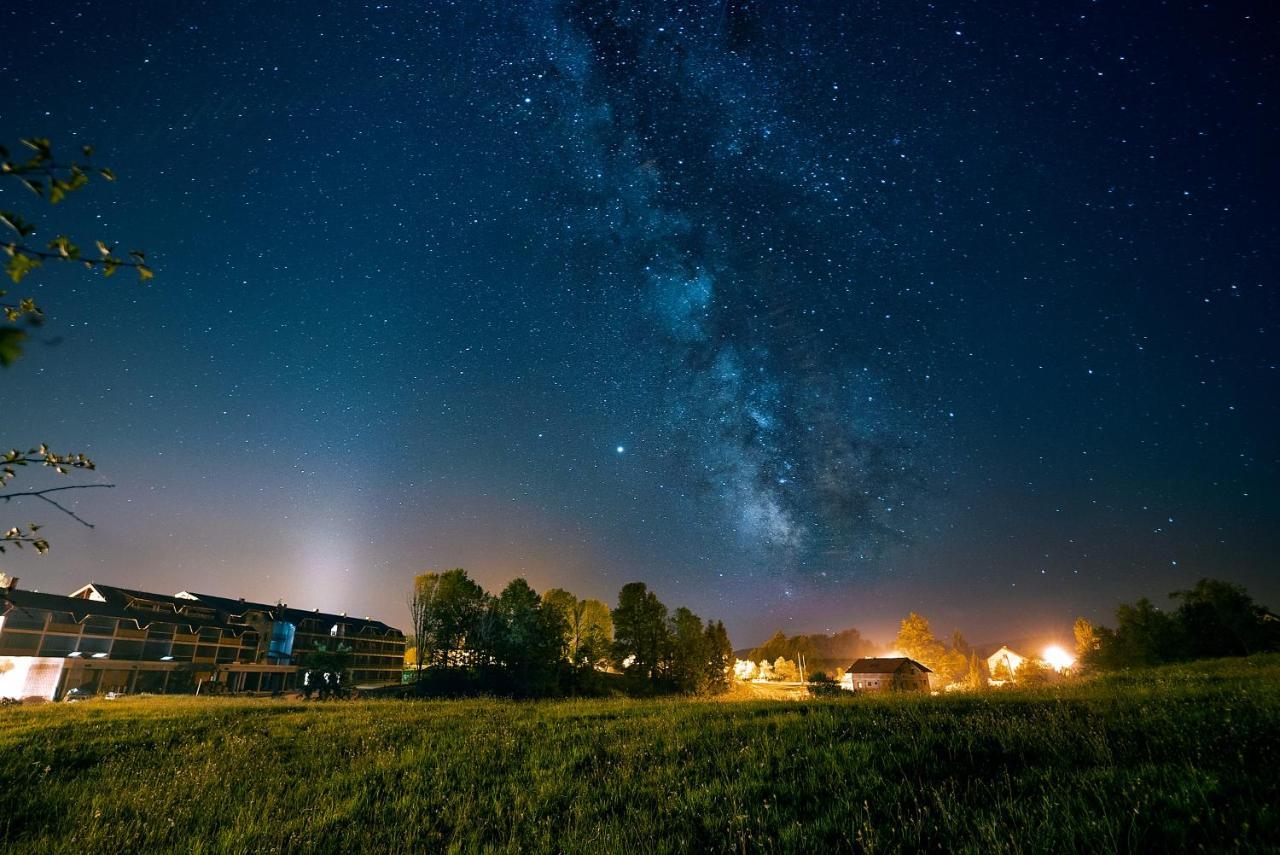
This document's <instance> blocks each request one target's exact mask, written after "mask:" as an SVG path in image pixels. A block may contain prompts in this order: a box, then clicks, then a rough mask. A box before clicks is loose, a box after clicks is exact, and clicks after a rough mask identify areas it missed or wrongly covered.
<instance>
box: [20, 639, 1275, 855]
mask: <svg viewBox="0 0 1280 855" xmlns="http://www.w3.org/2000/svg"><path fill="white" fill-rule="evenodd" d="M1277 770H1280V657H1276V656H1271V657H1255V658H1253V659H1249V660H1235V661H1223V662H1215V663H1206V664H1193V665H1187V666H1179V667H1173V668H1165V669H1160V670H1157V671H1151V672H1145V673H1142V674H1135V675H1122V676H1118V677H1113V678H1107V679H1100V680H1095V681H1091V682H1088V683H1085V684H1081V685H1076V686H1068V687H1058V688H1053V689H1042V690H1038V691H1026V692H1023V691H1010V692H990V693H986V694H983V695H973V696H961V697H940V698H928V697H894V698H849V699H835V700H822V701H809V702H759V701H751V702H725V701H721V702H717V701H688V700H651V701H636V700H593V701H561V702H539V703H515V702H509V701H408V702H401V701H364V702H350V703H342V702H337V703H329V704H319V703H299V702H289V701H270V700H214V699H179V698H139V699H133V700H122V701H114V702H107V701H101V702H88V703H82V704H62V705H56V706H55V705H49V706H44V707H34V708H26V707H24V708H16V709H8V710H3V711H0V793H2V794H3V810H2V811H0V844H2V846H3V848H4V849H5V850H6V851H13V852H59V851H79V852H97V851H104V850H107V851H120V852H133V851H138V850H157V849H160V850H180V851H184V852H250V851H252V852H261V851H340V850H352V849H356V850H374V851H392V852H409V851H412V852H435V851H478V850H489V851H498V852H517V851H548V850H557V851H568V852H602V851H622V850H630V851H634V852H650V851H656V852H685V851H706V850H710V851H726V850H736V851H756V850H766V851H770V850H777V851H830V850H865V851H873V852H884V851H898V850H904V849H905V850H918V849H934V850H937V849H943V850H963V851H973V852H1001V851H1005V852H1024V851H1025V852H1038V851H1071V850H1076V851H1091V852H1093V851H1101V850H1121V851H1174V850H1185V849H1191V848H1196V847H1200V846H1203V847H1208V848H1211V849H1223V848H1265V847H1267V846H1273V845H1275V844H1276V842H1277V841H1280V808H1278V807H1277V806H1278V805H1280V773H1278V771H1277Z"/></svg>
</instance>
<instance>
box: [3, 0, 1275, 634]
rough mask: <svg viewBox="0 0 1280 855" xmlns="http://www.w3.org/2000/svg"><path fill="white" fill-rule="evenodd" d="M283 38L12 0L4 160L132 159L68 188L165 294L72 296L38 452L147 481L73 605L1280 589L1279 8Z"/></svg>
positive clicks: (905, 601) (839, 605)
mask: <svg viewBox="0 0 1280 855" xmlns="http://www.w3.org/2000/svg"><path fill="white" fill-rule="evenodd" d="M263 17H264V16H263V12H262V9H261V8H260V7H256V6H251V5H249V4H221V3H219V4H211V3H210V4H206V3H195V2H193V3H184V4H180V5H178V6H175V5H173V4H159V3H155V4H141V5H138V6H131V7H130V9H129V10H127V11H124V10H120V9H117V8H115V7H108V6H106V5H103V4H98V3H65V4H58V8H57V9H55V10H46V9H41V8H38V7H35V6H31V5H28V6H24V7H18V8H9V9H6V10H4V11H0V29H2V30H3V31H4V32H6V33H9V34H18V33H20V34H23V37H22V38H20V39H11V40H7V41H8V42H9V44H10V48H11V49H9V50H6V51H3V52H0V73H2V74H3V75H4V78H5V79H6V80H7V81H9V83H10V86H9V87H7V88H8V89H9V91H10V96H9V98H8V101H7V103H6V108H5V110H4V112H3V116H4V121H3V123H0V124H2V126H3V128H4V130H5V134H6V140H5V141H6V142H14V141H16V139H17V138H18V137H19V136H28V135H43V136H49V137H51V138H52V139H53V140H54V142H55V144H59V143H60V144H65V145H68V146H78V145H80V144H81V143H85V142H91V143H93V144H94V146H95V147H96V148H97V150H98V151H99V153H100V156H101V159H102V160H103V161H104V162H107V163H109V164H110V165H111V166H112V168H113V169H115V171H116V172H117V173H118V174H119V176H120V181H119V182H118V183H117V184H116V185H112V186H110V187H102V186H95V187H93V188H90V189H89V190H87V191H85V193H84V194H82V195H81V196H79V197H77V198H76V200H75V201H74V202H73V203H69V204H68V205H67V206H66V207H65V209H59V210H45V209H41V210H38V213H39V215H40V216H41V218H42V219H43V220H47V221H49V222H50V223H52V222H53V220H54V218H55V217H56V218H57V222H58V223H59V226H58V228H59V230H62V229H63V228H65V230H67V231H70V232H76V233H85V234H86V235H87V234H89V233H92V234H93V235H94V236H97V235H103V236H107V237H110V238H111V239H115V240H125V241H127V242H130V243H131V244H137V245H139V246H143V247H145V248H147V249H148V250H149V251H150V255H151V256H152V257H153V259H154V262H155V265H156V267H157V269H158V272H159V276H158V277H157V279H156V280H155V282H154V283H153V284H152V285H150V286H148V287H146V288H141V287H138V286H134V285H132V284H131V283H117V282H115V281H114V280H113V281H111V282H109V283H104V282H102V281H100V280H96V279H92V278H86V277H84V276H82V275H78V271H55V270H47V271H42V272H41V274H40V276H39V279H38V280H36V279H34V278H33V279H32V280H31V281H32V282H33V287H34V286H38V288H39V292H38V293H39V295H40V297H41V299H42V302H43V303H44V304H45V307H46V311H47V312H48V313H49V315H50V321H49V323H48V324H47V325H46V327H45V328H44V330H43V331H42V336H44V337H45V338H46V339H47V340H48V343H49V346H47V347H37V348H34V349H33V350H32V352H31V354H30V356H29V358H28V359H27V360H25V364H20V365H19V366H18V367H16V368H15V369H14V370H13V371H12V372H10V373H11V386H10V388H11V390H13V391H12V392H11V399H10V400H13V401H19V400H20V401H21V406H20V407H16V408H15V407H9V408H6V411H7V416H6V418H5V427H6V435H11V437H10V438H6V439H5V442H8V443H10V444H21V443H28V442H39V441H48V442H49V443H50V444H51V445H56V446H57V447H59V448H65V449H71V448H74V449H76V450H84V451H86V452H88V453H91V454H92V455H93V456H94V457H95V459H96V460H97V461H98V463H99V467H100V470H101V472H100V474H101V477H102V478H103V479H104V480H109V481H111V482H114V483H117V484H118V485H119V486H118V487H117V489H116V490H115V491H112V492H111V493H110V495H102V494H105V493H106V491H99V494H97V495H93V496H88V495H85V496H82V497H81V498H79V499H78V500H77V504H76V507H77V510H78V512H80V513H81V514H83V515H86V516H88V517H90V518H92V519H93V520H94V522H95V523H97V524H98V528H97V529H95V530H94V531H92V532H88V531H80V530H77V529H75V528H72V527H71V526H70V525H64V524H63V522H62V521H59V522H58V528H57V530H56V531H50V536H51V540H53V541H54V552H53V553H52V554H51V555H50V556H49V557H47V558H45V559H43V560H42V561H41V562H40V563H38V564H36V563H35V562H34V561H33V562H31V566H24V567H16V566H15V567H12V568H9V569H10V570H11V572H14V573H16V574H18V575H21V576H22V577H23V578H24V580H29V581H30V584H31V585H32V586H33V587H42V588H43V589H46V590H62V589H67V590H70V589H71V588H74V587H76V586H77V585H78V584H81V583H83V582H84V581H87V580H88V579H89V578H95V579H99V580H101V581H105V582H115V583H119V584H128V585H132V586H135V587H140V588H147V587H152V588H156V589H158V590H169V589H173V590H179V589H182V588H191V587H194V586H195V585H196V584H197V582H199V583H200V584H205V585H207V586H208V587H210V588H211V589H214V588H216V590H217V592H220V593H227V594H232V595H240V594H243V595H245V596H249V597H253V598H258V599H269V598H271V597H283V598H285V599H286V600H288V601H289V602H291V603H292V604H295V605H299V606H302V607H312V606H322V607H330V608H332V607H337V606H338V605H339V604H342V603H352V604H356V605H353V608H362V609H365V610H367V611H368V612H369V613H372V614H378V615H382V616H386V617H387V618H388V619H390V620H392V621H393V622H394V621H395V620H401V619H402V611H403V606H402V601H403V588H404V586H405V583H406V582H407V580H408V579H409V578H410V575H411V574H412V573H413V572H415V571H417V570H421V569H423V568H425V567H452V566H465V567H467V568H468V570H470V571H471V572H472V573H473V575H475V576H476V577H477V578H479V579H480V580H481V581H482V582H484V583H485V584H487V585H488V586H489V587H500V586H501V585H502V584H504V583H505V581H506V580H507V579H509V578H510V577H512V576H514V575H517V574H525V575H527V576H528V577H529V579H530V582H531V583H532V584H533V585H534V586H535V587H536V588H538V589H539V590H541V589H543V588H545V587H551V586H563V587H568V588H570V589H574V590H577V591H579V592H581V593H582V594H584V595H591V596H598V597H601V598H604V599H608V600H612V599H613V598H614V596H615V594H616V591H617V589H618V588H619V587H620V586H621V585H622V584H623V583H625V582H627V581H631V580H633V579H643V580H645V581H648V582H649V583H651V585H653V586H654V587H655V589H656V590H658V591H659V593H660V595H661V596H663V597H664V598H668V599H670V600H674V601H679V602H686V603H688V604H689V605H690V606H691V607H693V608H694V609H695V610H697V611H698V612H700V613H702V614H710V615H713V616H716V617H724V618H725V619H726V621H727V623H728V624H729V628H730V630H731V632H732V634H733V637H734V640H735V642H737V641H739V640H742V641H743V642H744V643H745V642H750V641H754V640H756V637H757V636H763V635H765V634H767V633H769V632H772V631H773V630H774V629H777V628H786V629H788V630H789V631H799V630H811V629H812V630H821V629H826V628H832V629H841V628H844V627H846V626H853V625H856V626H859V627H860V628H864V630H865V631H868V632H870V633H871V634H876V633H880V634H885V633H887V631H888V628H889V627H890V626H891V625H892V624H893V622H894V621H896V620H897V619H898V618H900V617H901V615H902V614H903V613H905V611H906V610H907V609H917V610H921V611H924V612H925V613H927V614H929V615H930V616H931V617H933V618H934V619H935V621H936V623H938V624H940V625H942V626H944V627H945V626H949V625H952V624H954V625H956V626H959V627H961V628H962V629H964V630H965V631H966V632H967V633H968V634H969V635H970V636H972V637H975V640H985V637H982V638H978V637H979V636H985V634H987V633H999V632H1008V633H1013V632H1015V631H1031V630H1037V631H1038V630H1040V629H1043V628H1045V627H1046V626H1047V625H1052V626H1059V625H1065V624H1067V623H1068V622H1069V621H1070V620H1071V619H1072V618H1073V617H1074V616H1075V614H1077V613H1080V614H1087V615H1089V616H1091V617H1097V618H1104V617H1105V616H1106V615H1107V614H1108V613H1109V610H1110V608H1111V607H1112V606H1113V604H1114V603H1115V602H1116V601H1117V600H1119V599H1122V598H1126V599H1127V598H1132V597H1134V596H1140V595H1144V594H1153V595H1154V594H1162V593H1164V592H1166V591H1168V590H1173V589H1175V588H1178V587H1185V586H1186V585H1187V584H1189V583H1190V582H1192V581H1194V580H1195V579H1197V578H1199V577H1201V576H1205V575H1215V576H1219V577H1222V578H1228V579H1231V580H1233V581H1238V582H1240V583H1243V584H1246V585H1248V586H1249V587H1250V588H1251V589H1253V590H1254V592H1255V593H1256V594H1257V595H1258V597H1259V599H1261V600H1262V601H1264V602H1266V601H1268V599H1269V600H1270V601H1271V602H1272V603H1273V604H1274V602H1275V601H1276V600H1278V599H1280V587H1278V586H1280V575H1278V574H1277V569H1278V568H1277V565H1276V558H1275V555H1276V554H1277V552H1278V550H1280V536H1278V535H1277V534H1276V532H1278V531H1280V513H1278V511H1280V494H1278V493H1277V487H1276V484H1277V483H1278V482H1277V477H1276V476H1277V472H1278V469H1280V466H1278V465H1277V464H1278V458H1280V441H1278V438H1280V431H1277V430H1276V425H1277V424H1280V395H1278V394H1277V391H1278V389H1277V386H1278V385H1280V384H1278V383H1277V351H1276V345H1275V341H1276V338H1275V337H1276V323H1277V318H1280V301H1278V300H1277V296H1276V290H1275V285H1276V281H1275V280H1276V263H1275V247H1276V245H1277V217H1276V208H1275V203H1274V198H1275V195H1276V193H1275V191H1276V189H1277V186H1276V185H1277V180H1276V178H1277V176H1276V171H1275V165H1274V157H1273V156H1272V155H1270V153H1269V151H1268V149H1267V147H1268V145H1269V144H1270V143H1269V141H1270V140H1271V139H1274V136H1275V131H1276V129H1277V124H1278V123H1277V113H1276V107H1275V106H1274V104H1273V102H1272V99H1271V98H1270V95H1271V92H1270V89H1271V88H1273V87H1272V86H1270V85H1269V83H1270V81H1271V80H1272V79H1274V77H1275V74H1276V68H1275V66H1276V51H1275V45H1276V44H1277V43H1278V42H1277V39H1276V36H1277V35H1278V34H1277V32H1276V29H1277V28H1276V21H1275V18H1274V15H1273V14H1271V13H1270V12H1269V11H1268V10H1267V7H1266V6H1265V5H1264V4H1230V5H1226V6H1213V5H1196V6H1187V5H1185V4H1154V5H1152V4H1121V3H1115V4H1112V3H1100V2H1069V3H1052V4H1048V3H1033V4H1025V5H1023V6H1020V7H1018V8H1017V9H1004V10H1000V9H996V8H987V7H979V6H973V5H971V4H924V5H920V6H917V7H903V6H899V5H893V4H890V5H884V6H878V5H875V4H872V5H865V4H843V3H840V4H837V3H803V4H801V3H785V4H766V3H752V2H723V0H716V2H690V3H684V4H668V3H657V2H653V3H620V2H590V1H589V0H585V1H584V2H546V1H545V0H539V1H538V2H531V3H527V4H518V5H515V6H513V5H512V4H505V3H488V2H472V1H471V0H469V2H458V3H433V4H427V5H426V6H425V7H419V6H418V5H416V4H400V3H382V4H374V5H360V4H335V5H332V6H325V7H323V8H320V9H317V8H315V7H314V5H313V4H305V3H298V4H284V5H282V6H280V7H279V8H278V9H276V10H275V11H273V12H272V13H271V21H270V26H265V25H264V20H263ZM12 192H13V191H12V190H11V189H10V188H5V189H4V190H2V191H0V204H3V205H5V206H8V205H9V204H10V203H11V202H12V203H13V204H18V203H19V202H20V203H21V204H23V205H24V206H26V208H27V209H28V210H32V211H33V213H35V212H36V211H35V210H34V209H32V203H31V201H30V200H28V199H25V198H21V199H19V198H17V197H13V196H12V195H11V194H12ZM6 194H9V195H6ZM91 492H92V491H91ZM51 522H52V521H51ZM24 560H25V559H24ZM10 563H12V562H10ZM36 580H40V581H36ZM205 580H213V581H205Z"/></svg>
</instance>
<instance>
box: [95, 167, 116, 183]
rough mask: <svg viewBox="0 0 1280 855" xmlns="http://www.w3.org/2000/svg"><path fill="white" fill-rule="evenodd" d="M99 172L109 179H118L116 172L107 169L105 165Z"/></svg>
mask: <svg viewBox="0 0 1280 855" xmlns="http://www.w3.org/2000/svg"><path fill="white" fill-rule="evenodd" d="M98 174H99V175H101V176H102V177H103V178H105V179H106V180H108V181H115V180H116V174H115V173H114V172H112V171H111V170H110V169H107V168H106V167H105V166H104V167H102V168H101V169H99V170H98Z"/></svg>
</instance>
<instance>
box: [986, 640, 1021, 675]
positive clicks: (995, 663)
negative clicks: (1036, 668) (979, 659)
mask: <svg viewBox="0 0 1280 855" xmlns="http://www.w3.org/2000/svg"><path fill="white" fill-rule="evenodd" d="M1026 661H1027V657H1025V656H1022V655H1021V654H1018V653H1014V652H1013V651H1012V650H1010V649H1009V648H1008V647H1003V646H1002V647H1001V648H1000V649H999V650H997V651H996V652H995V653H992V654H991V655H990V656H988V657H987V673H988V674H990V675H991V679H992V682H994V683H997V684H998V683H1001V682H1004V681H1003V679H1002V677H1000V676H997V675H1003V674H1005V673H1008V675H1009V679H1013V677H1014V675H1016V674H1017V673H1018V669H1019V668H1021V667H1022V663H1023V662H1026Z"/></svg>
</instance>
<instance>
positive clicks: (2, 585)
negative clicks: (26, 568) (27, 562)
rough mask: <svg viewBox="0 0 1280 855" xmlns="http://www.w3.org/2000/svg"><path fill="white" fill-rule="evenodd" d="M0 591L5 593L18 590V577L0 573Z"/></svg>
mask: <svg viewBox="0 0 1280 855" xmlns="http://www.w3.org/2000/svg"><path fill="white" fill-rule="evenodd" d="M0 590H3V591H5V593H8V592H9V591H16V590H18V577H17V576H10V575H9V574H8V573H5V572H3V571H0Z"/></svg>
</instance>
